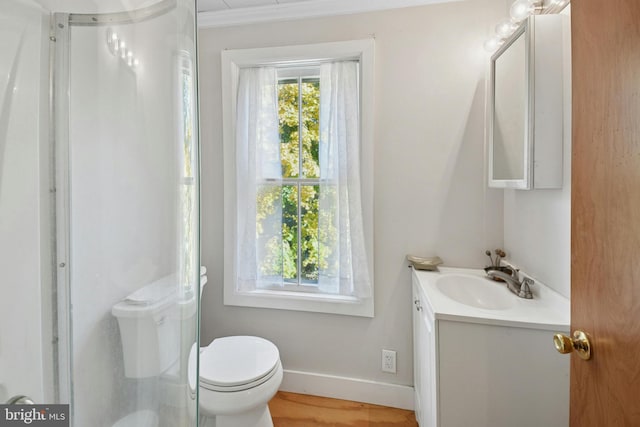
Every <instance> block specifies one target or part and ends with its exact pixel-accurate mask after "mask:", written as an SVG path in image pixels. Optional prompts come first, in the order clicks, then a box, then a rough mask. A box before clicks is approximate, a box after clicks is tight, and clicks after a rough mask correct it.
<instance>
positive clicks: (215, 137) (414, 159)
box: [199, 0, 505, 385]
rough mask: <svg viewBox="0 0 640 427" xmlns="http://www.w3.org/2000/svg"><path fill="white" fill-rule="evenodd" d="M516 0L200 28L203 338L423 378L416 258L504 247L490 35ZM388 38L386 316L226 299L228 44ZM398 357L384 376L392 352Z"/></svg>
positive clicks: (380, 271) (378, 193)
mask: <svg viewBox="0 0 640 427" xmlns="http://www.w3.org/2000/svg"><path fill="white" fill-rule="evenodd" d="M504 5H505V1H504V0H476V1H463V2H454V3H448V4H441V5H432V6H424V7H416V8H408V9H400V10H394V11H384V12H375V13H366V14H357V15H349V16H341V17H330V18H322V19H308V20H301V21H292V22H278V23H264V24H255V25H250V26H240V27H230V28H220V29H204V30H201V31H200V33H199V36H200V41H199V49H200V52H199V64H200V106H201V111H200V117H201V143H202V180H203V182H202V188H203V191H202V261H203V264H205V265H206V266H207V267H208V269H209V270H208V271H209V284H208V285H207V288H206V289H205V291H204V300H203V305H202V307H203V308H202V310H203V314H202V342H203V343H207V342H209V341H210V340H212V339H213V338H214V337H217V336H224V335H232V334H255V335H260V336H263V337H266V338H268V339H270V340H272V341H273V342H274V343H276V345H277V346H278V347H279V349H280V352H281V356H282V360H283V364H284V367H285V369H289V370H300V371H308V372H314V373H320V374H331V375H338V376H345V377H353V378H360V379H366V380H373V381H380V382H387V383H394V384H401V385H402V384H403V385H412V384H413V379H412V375H413V371H412V363H413V362H412V344H411V334H412V332H411V330H412V329H411V281H410V274H409V273H410V272H409V269H408V268H407V264H406V262H405V255H406V254H408V253H411V254H415V255H434V254H437V255H439V256H441V257H442V258H443V259H444V261H445V264H447V265H450V266H466V267H482V266H484V262H485V256H484V250H485V249H486V248H494V247H498V246H500V245H501V244H502V224H503V219H502V192H501V191H495V190H487V189H486V179H485V171H484V166H483V165H484V157H483V156H484V107H485V92H484V91H485V86H484V85H485V82H484V78H485V73H486V67H487V63H488V62H487V61H488V55H487V54H486V52H485V51H484V50H483V48H482V45H483V42H484V40H485V39H486V38H487V37H488V36H489V35H490V31H493V27H494V26H495V24H496V23H497V22H498V21H499V20H500V19H502V18H503V17H504ZM368 37H374V38H375V54H376V58H375V63H376V65H375V77H374V78H375V105H374V109H375V113H374V114H375V118H374V121H375V130H374V134H375V148H374V157H375V165H374V209H375V210H374V234H375V242H374V245H375V260H374V269H375V298H376V306H375V310H376V315H375V318H374V319H365V318H355V317H347V316H338V315H326V314H315V313H304V312H292V311H278V310H265V309H254V308H238V307H229V306H224V305H223V304H222V300H223V299H222V280H223V269H224V265H223V261H222V260H223V258H224V257H223V254H224V250H225V248H224V247H223V233H224V229H223V217H222V212H223V209H222V206H223V163H222V113H221V78H220V52H221V51H222V50H223V49H226V48H229V49H237V48H254V47H265V46H281V45H290V44H304V43H319V42H329V41H339V40H352V39H362V38H368ZM383 348H387V349H394V350H396V351H397V352H398V354H397V356H398V362H397V367H398V373H397V374H395V375H394V374H388V373H382V372H381V369H380V364H381V349H383Z"/></svg>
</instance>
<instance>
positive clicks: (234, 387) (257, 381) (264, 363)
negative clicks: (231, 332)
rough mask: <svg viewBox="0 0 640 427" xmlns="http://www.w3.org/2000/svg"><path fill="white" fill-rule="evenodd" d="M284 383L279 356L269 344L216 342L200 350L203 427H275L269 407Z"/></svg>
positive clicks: (244, 339)
mask: <svg viewBox="0 0 640 427" xmlns="http://www.w3.org/2000/svg"><path fill="white" fill-rule="evenodd" d="M281 383H282V363H281V362H280V353H279V352H278V348H277V347H276V346H275V345H274V344H273V343H271V342H270V341H268V340H266V339H264V338H259V337H252V336H230V337H223V338H217V339H215V340H213V342H211V344H209V345H208V346H207V347H204V348H202V349H201V351H200V400H199V402H200V416H201V424H200V426H201V427H203V426H204V427H214V426H215V427H249V426H250V427H273V422H272V421H271V414H270V413H269V407H268V405H267V404H268V403H269V400H271V398H272V397H273V396H274V395H275V394H276V392H277V391H278V388H279V387H280V384H281ZM203 421H204V422H203Z"/></svg>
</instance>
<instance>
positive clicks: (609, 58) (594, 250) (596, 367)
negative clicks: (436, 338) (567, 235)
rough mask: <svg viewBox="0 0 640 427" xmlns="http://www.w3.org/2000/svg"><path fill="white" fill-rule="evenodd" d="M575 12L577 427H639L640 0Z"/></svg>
mask: <svg viewBox="0 0 640 427" xmlns="http://www.w3.org/2000/svg"><path fill="white" fill-rule="evenodd" d="M571 7H572V8H571V15H572V61H573V72H572V75H573V155H572V206H571V208H572V221H571V223H572V224H571V225H572V243H571V258H572V261H571V268H572V270H571V271H572V273H571V274H572V280H571V294H572V298H571V306H572V309H571V327H572V330H576V329H580V330H583V331H585V332H587V333H588V334H590V336H591V343H592V345H593V351H594V353H593V358H592V360H590V361H583V360H581V359H579V358H578V357H577V356H576V355H575V353H574V354H572V355H571V358H572V359H571V427H592V426H593V427H608V426H640V0H608V1H603V0H574V1H573V2H572V6H571Z"/></svg>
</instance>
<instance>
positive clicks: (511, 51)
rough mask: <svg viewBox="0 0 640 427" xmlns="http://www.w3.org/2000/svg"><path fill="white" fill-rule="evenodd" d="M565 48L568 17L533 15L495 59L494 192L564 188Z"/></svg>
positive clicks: (491, 146)
mask: <svg viewBox="0 0 640 427" xmlns="http://www.w3.org/2000/svg"><path fill="white" fill-rule="evenodd" d="M563 44H564V39H563V17H562V16H560V15H555V14H550V15H532V16H530V17H529V18H528V19H527V20H526V21H524V23H523V24H522V25H521V26H520V28H518V29H517V30H516V31H515V33H513V35H512V36H511V37H510V38H509V39H508V40H507V41H506V42H505V43H504V45H503V46H502V47H501V48H500V49H499V50H498V51H497V52H496V53H495V54H494V55H493V56H492V57H491V78H490V79H489V82H490V85H489V94H488V97H489V115H488V116H489V117H488V119H489V122H488V126H487V129H488V135H487V136H488V145H489V153H488V163H489V187H496V188H514V189H523V190H529V189H554V188H562V156H563V151H562V145H563V111H564V110H563V105H564V99H563V93H564V86H563V85H564V83H563V79H564V77H563V76H564V74H563V73H564V68H563V67H564V53H563V52H564V49H565V48H564V47H563ZM566 51H567V52H568V51H569V49H568V48H567V49H566ZM567 69H569V68H567Z"/></svg>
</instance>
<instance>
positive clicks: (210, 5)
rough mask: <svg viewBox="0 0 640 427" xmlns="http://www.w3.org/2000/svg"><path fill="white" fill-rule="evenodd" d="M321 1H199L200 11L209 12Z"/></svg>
mask: <svg viewBox="0 0 640 427" xmlns="http://www.w3.org/2000/svg"><path fill="white" fill-rule="evenodd" d="M310 1H316V2H317V1H319V0H199V1H198V11H199V12H209V11H218V10H228V9H241V8H247V7H256V6H277V5H279V4H286V3H296V2H310Z"/></svg>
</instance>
